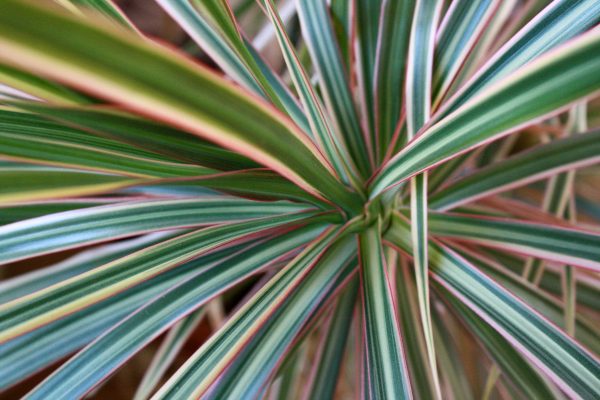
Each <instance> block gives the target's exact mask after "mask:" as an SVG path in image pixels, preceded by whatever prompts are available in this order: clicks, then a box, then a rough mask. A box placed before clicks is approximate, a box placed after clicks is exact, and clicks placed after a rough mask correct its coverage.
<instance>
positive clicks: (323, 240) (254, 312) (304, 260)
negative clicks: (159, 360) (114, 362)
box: [155, 228, 339, 399]
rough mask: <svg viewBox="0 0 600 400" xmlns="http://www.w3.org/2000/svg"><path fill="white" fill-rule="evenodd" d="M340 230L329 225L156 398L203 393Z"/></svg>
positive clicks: (253, 389) (210, 340)
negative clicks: (328, 227)
mask: <svg viewBox="0 0 600 400" xmlns="http://www.w3.org/2000/svg"><path fill="white" fill-rule="evenodd" d="M338 233H339V229H335V228H330V229H328V230H327V231H326V232H324V233H323V234H322V235H321V236H320V237H319V238H317V239H315V240H314V241H313V242H312V243H311V244H310V245H309V246H308V247H307V248H306V249H305V250H304V251H303V252H302V253H300V254H299V255H298V256H297V257H295V258H294V259H293V260H292V261H291V262H290V263H288V264H287V265H286V267H284V269H282V270H281V271H280V272H279V273H278V274H277V275H276V276H275V277H274V278H272V279H271V280H270V281H269V282H268V283H267V284H266V285H265V286H264V287H262V288H261V289H260V290H259V291H258V293H256V294H255V295H254V296H253V297H252V299H251V300H250V301H248V302H247V303H245V304H244V306H242V308H240V309H239V310H238V312H237V313H236V314H235V315H234V316H232V317H231V318H230V319H229V320H228V321H227V322H226V323H225V325H224V326H223V327H222V328H221V329H220V330H219V331H217V332H216V333H215V334H214V335H213V336H212V337H211V338H210V339H208V341H206V342H205V343H204V344H203V345H202V347H200V348H199V349H198V350H197V351H196V352H195V353H194V355H192V357H190V358H189V359H188V360H187V362H186V363H185V364H184V365H183V366H182V367H181V368H180V369H179V370H178V371H177V372H176V373H175V374H174V375H173V376H172V377H171V378H170V379H169V381H167V383H166V384H165V385H164V386H163V387H162V388H161V389H160V390H159V391H158V393H157V394H156V395H155V398H157V399H162V398H171V397H172V396H177V397H200V396H202V395H203V394H204V393H206V391H207V390H208V389H209V387H210V386H211V385H212V384H214V383H215V381H216V380H217V379H218V377H219V375H220V374H221V373H222V372H223V371H224V370H225V368H226V367H227V366H228V365H229V364H230V363H231V362H232V361H233V360H234V359H235V358H236V356H238V354H239V353H240V352H242V350H243V348H244V345H245V344H246V343H247V342H248V341H249V340H250V339H251V338H252V337H254V336H255V335H256V334H257V333H258V332H259V331H260V330H261V329H262V328H263V327H264V326H265V324H266V323H267V322H268V320H269V319H270V317H271V316H272V315H273V314H274V313H276V312H277V310H278V309H280V307H281V306H282V305H283V303H285V302H286V300H287V299H288V298H289V297H290V295H291V293H293V291H294V289H295V288H296V287H297V285H298V284H299V283H300V282H301V281H302V279H303V278H304V277H305V276H306V274H307V273H309V272H310V271H311V269H312V268H313V267H314V265H315V263H316V262H317V258H318V257H319V256H320V255H321V254H322V253H323V251H324V250H325V249H327V248H328V247H329V246H330V245H331V244H332V242H333V241H334V239H335V237H336V236H337V234H338ZM321 284H327V282H321ZM267 373H268V372H267ZM259 386H260V385H259ZM248 389H249V390H252V391H256V390H260V387H258V388H257V387H255V386H252V387H251V388H250V387H248ZM254 393H255V394H256V392H254Z"/></svg>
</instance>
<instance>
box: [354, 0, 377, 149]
mask: <svg viewBox="0 0 600 400" xmlns="http://www.w3.org/2000/svg"><path fill="white" fill-rule="evenodd" d="M384 3H385V1H384V0H356V1H354V2H353V4H351V7H353V8H354V11H353V16H352V17H353V18H352V24H353V29H354V30H355V31H356V32H355V33H354V34H355V35H356V42H357V43H356V73H357V75H358V83H359V88H360V95H361V99H362V101H361V103H362V108H363V110H362V111H363V113H364V116H363V119H364V120H366V125H367V132H368V134H367V136H366V140H368V142H367V143H368V144H369V145H370V147H371V148H372V149H375V147H374V146H375V144H376V139H375V129H376V128H375V124H376V121H375V118H376V117H375V115H376V110H375V109H374V104H375V99H374V93H375V81H374V77H375V71H376V63H377V61H376V60H377V50H378V46H379V44H378V39H379V29H380V24H381V22H382V15H383V14H382V7H383V6H384ZM351 68H352V67H351ZM369 139H370V140H369Z"/></svg>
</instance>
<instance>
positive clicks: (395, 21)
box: [374, 0, 415, 159]
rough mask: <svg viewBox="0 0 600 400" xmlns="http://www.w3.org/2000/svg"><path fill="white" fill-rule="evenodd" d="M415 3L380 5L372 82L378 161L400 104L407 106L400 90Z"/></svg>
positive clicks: (389, 143)
mask: <svg viewBox="0 0 600 400" xmlns="http://www.w3.org/2000/svg"><path fill="white" fill-rule="evenodd" d="M414 3H415V2H414V1H413V0H410V1H386V2H384V3H383V5H382V14H381V16H382V20H381V23H380V24H379V25H380V26H379V39H378V44H377V47H378V51H377V61H376V64H375V78H374V79H375V84H376V85H375V102H374V104H375V109H374V112H375V116H376V128H377V129H376V134H377V136H376V138H377V144H378V146H377V148H376V150H377V151H378V155H379V159H381V158H382V157H383V156H384V155H385V154H387V153H388V151H389V146H390V145H391V141H392V137H393V135H394V133H395V131H396V129H397V126H398V123H399V120H400V115H401V111H402V106H403V103H404V102H406V101H405V100H406V97H405V96H404V93H403V90H402V88H403V87H404V77H405V76H406V55H407V53H408V42H409V37H410V27H411V22H412V16H413V9H414ZM406 103H408V102H406Z"/></svg>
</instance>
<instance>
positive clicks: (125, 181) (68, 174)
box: [0, 166, 146, 204]
mask: <svg viewBox="0 0 600 400" xmlns="http://www.w3.org/2000/svg"><path fill="white" fill-rule="evenodd" d="M0 182H12V184H11V185H10V186H8V185H6V186H1V187H0V204H6V203H19V202H25V201H35V200H45V199H52V198H61V197H71V196H73V197H77V196H89V195H94V194H99V193H105V192H111V191H114V190H118V189H120V188H123V187H127V186H131V185H136V184H141V183H145V182H146V181H145V180H143V179H132V178H127V177H122V176H115V175H105V174H94V173H90V172H87V171H75V170H68V169H60V168H48V167H34V166H31V167H25V168H23V167H20V168H0Z"/></svg>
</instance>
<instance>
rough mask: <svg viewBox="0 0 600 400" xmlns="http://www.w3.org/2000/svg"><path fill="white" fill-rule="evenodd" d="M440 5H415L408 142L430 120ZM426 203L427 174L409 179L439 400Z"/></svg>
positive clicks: (424, 319) (422, 1) (422, 306)
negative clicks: (430, 292)
mask: <svg viewBox="0 0 600 400" xmlns="http://www.w3.org/2000/svg"><path fill="white" fill-rule="evenodd" d="M441 6H442V2H441V1H437V0H434V1H428V0H417V1H416V5H415V11H414V16H413V21H412V28H411V33H410V42H409V48H408V61H407V67H406V70H407V71H406V98H407V99H409V100H408V101H407V102H406V125H407V138H408V140H412V139H413V138H414V136H415V135H416V133H417V132H418V131H419V129H421V127H422V126H423V125H424V124H425V123H426V122H427V121H428V120H429V118H430V113H431V79H432V69H433V56H434V42H435V31H436V28H437V21H438V18H439V14H440V10H441ZM427 203H428V201H427V172H424V173H422V174H420V175H417V176H415V177H413V178H411V180H410V211H411V216H410V219H411V232H412V238H413V244H414V253H413V256H414V264H415V276H416V285H417V298H418V302H419V313H420V320H421V324H422V326H423V334H424V336H425V347H426V350H427V357H428V361H429V363H428V365H429V367H430V368H431V376H432V377H433V387H434V389H435V398H437V399H441V390H440V384H439V378H438V373H437V362H436V359H435V349H434V343H433V328H432V323H431V309H430V308H431V307H430V300H429V260H428V259H429V257H428V254H427V243H428V239H429V238H428V235H429V233H428V228H427V215H428V212H427V208H428V206H427Z"/></svg>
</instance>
